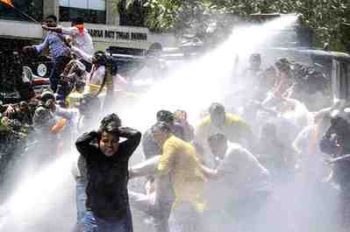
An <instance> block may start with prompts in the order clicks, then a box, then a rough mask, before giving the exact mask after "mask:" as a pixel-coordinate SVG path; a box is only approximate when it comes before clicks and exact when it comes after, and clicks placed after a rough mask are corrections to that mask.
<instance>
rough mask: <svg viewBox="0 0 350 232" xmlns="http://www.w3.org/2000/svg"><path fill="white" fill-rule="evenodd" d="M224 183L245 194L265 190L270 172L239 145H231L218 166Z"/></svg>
mask: <svg viewBox="0 0 350 232" xmlns="http://www.w3.org/2000/svg"><path fill="white" fill-rule="evenodd" d="M217 171H218V174H219V175H220V176H221V175H222V176H223V179H222V181H223V182H225V185H226V186H230V188H231V189H232V190H234V191H235V192H236V191H238V192H241V193H244V192H246V191H247V190H248V191H252V190H253V191H254V190H262V189H261V188H265V187H267V186H266V182H265V181H266V180H267V179H268V176H269V171H268V170H267V169H266V168H265V167H263V166H262V165H261V164H260V162H259V161H258V159H257V158H256V157H255V156H254V155H253V154H252V153H250V152H249V151H248V150H247V149H245V148H243V147H242V146H241V145H239V144H234V143H229V144H228V149H227V151H226V154H225V156H224V158H223V159H222V161H221V162H220V164H219V166H218V169H217Z"/></svg>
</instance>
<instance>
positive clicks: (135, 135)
mask: <svg viewBox="0 0 350 232" xmlns="http://www.w3.org/2000/svg"><path fill="white" fill-rule="evenodd" d="M118 130H119V136H120V137H121V138H126V140H125V141H124V142H122V143H121V144H120V146H121V148H124V149H127V152H126V153H127V155H128V157H130V156H131V155H132V153H133V152H134V151H135V150H136V148H137V146H138V145H139V143H140V140H141V132H140V131H138V130H135V129H133V128H130V127H119V129H118Z"/></svg>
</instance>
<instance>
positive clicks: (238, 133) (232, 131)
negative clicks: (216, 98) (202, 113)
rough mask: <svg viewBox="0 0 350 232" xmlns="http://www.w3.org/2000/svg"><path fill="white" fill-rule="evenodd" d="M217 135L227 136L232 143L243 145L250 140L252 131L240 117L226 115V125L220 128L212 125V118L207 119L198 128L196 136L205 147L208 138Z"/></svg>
mask: <svg viewBox="0 0 350 232" xmlns="http://www.w3.org/2000/svg"><path fill="white" fill-rule="evenodd" d="M217 133H220V134H223V135H225V136H226V137H227V139H228V140H229V141H230V142H236V143H241V142H246V141H244V139H249V137H250V133H251V131H250V127H249V125H248V124H247V123H246V122H245V121H244V120H243V119H242V118H241V117H240V116H238V115H234V114H231V113H226V119H225V123H224V125H223V126H222V127H220V128H219V127H217V126H215V125H214V124H213V123H212V121H211V118H210V116H207V117H205V118H204V119H203V120H202V121H201V123H200V124H199V126H198V127H197V131H196V136H197V138H198V139H199V141H200V142H201V143H202V144H203V145H207V139H208V137H210V136H212V135H214V134H217ZM242 140H243V141H242Z"/></svg>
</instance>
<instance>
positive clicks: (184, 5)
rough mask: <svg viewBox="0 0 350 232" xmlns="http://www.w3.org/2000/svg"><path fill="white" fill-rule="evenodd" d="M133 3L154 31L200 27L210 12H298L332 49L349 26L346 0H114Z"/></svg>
mask: <svg viewBox="0 0 350 232" xmlns="http://www.w3.org/2000/svg"><path fill="white" fill-rule="evenodd" d="M115 2H126V3H127V4H126V5H127V6H132V5H133V4H134V2H142V4H141V5H140V6H141V8H143V10H144V15H143V17H144V23H143V25H140V26H147V27H149V28H150V29H151V30H153V31H158V32H159V31H173V32H176V33H178V34H181V33H183V32H184V31H186V30H187V29H189V28H190V29H193V30H195V31H196V30H197V31H201V30H203V29H204V28H206V26H207V25H208V24H209V23H210V21H211V20H212V17H211V16H212V15H232V16H240V17H246V16H248V15H250V14H253V13H272V12H277V13H299V14H301V21H302V22H303V23H304V24H305V25H306V26H308V27H310V28H312V29H313V31H314V34H315V41H314V45H315V46H323V44H324V43H329V45H330V48H331V49H333V50H345V47H346V46H347V45H346V43H348V42H347V41H348V39H347V38H348V37H346V36H349V31H350V26H346V25H348V24H349V23H350V1H349V0H201V1H200V0H186V1H183V0H115Z"/></svg>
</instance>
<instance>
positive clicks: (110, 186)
mask: <svg viewBox="0 0 350 232" xmlns="http://www.w3.org/2000/svg"><path fill="white" fill-rule="evenodd" d="M106 117H107V118H109V119H111V120H107V121H106V120H102V123H101V126H100V129H99V131H91V132H89V133H85V134H83V135H82V136H80V137H79V138H78V139H77V141H76V147H77V149H78V151H79V153H80V154H81V155H82V156H83V158H84V159H85V161H86V170H87V187H86V195H87V200H86V208H87V213H86V215H85V216H84V218H83V219H82V222H81V231H83V232H96V231H97V232H114V231H118V232H132V231H133V227H132V219H131V213H130V206H129V197H128V189H127V185H128V180H129V173H128V164H129V158H130V157H131V155H132V154H133V152H134V151H135V149H136V148H137V146H138V145H139V143H140V140H141V133H140V132H139V131H137V130H134V129H131V128H127V127H121V126H120V124H121V123H120V119H119V117H118V116H117V115H115V114H112V117H111V115H107V116H106ZM106 117H105V118H106ZM103 122H106V123H103ZM120 138H125V139H126V140H125V141H123V142H119V139H120Z"/></svg>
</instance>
